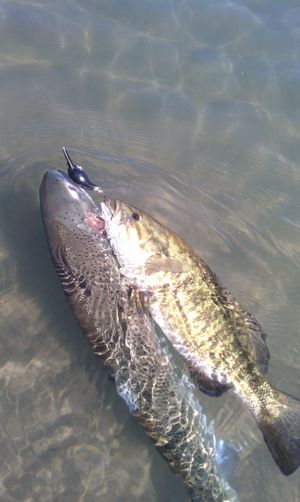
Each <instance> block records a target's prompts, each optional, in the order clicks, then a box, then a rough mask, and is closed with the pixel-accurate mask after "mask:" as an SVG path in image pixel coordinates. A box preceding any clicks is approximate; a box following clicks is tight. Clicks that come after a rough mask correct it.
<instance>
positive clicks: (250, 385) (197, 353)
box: [102, 200, 300, 474]
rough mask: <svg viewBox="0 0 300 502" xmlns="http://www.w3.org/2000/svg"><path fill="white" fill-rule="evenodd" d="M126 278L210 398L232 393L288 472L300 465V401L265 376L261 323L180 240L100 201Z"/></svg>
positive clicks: (145, 218)
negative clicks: (243, 406)
mask: <svg viewBox="0 0 300 502" xmlns="http://www.w3.org/2000/svg"><path fill="white" fill-rule="evenodd" d="M102 209H103V217H104V219H105V222H106V230H107V234H108V238H109V240H110V242H111V245H112V247H113V249H114V252H115V255H116V257H117V259H118V262H119V264H120V267H121V272H122V274H123V275H124V277H126V278H127V279H128V280H129V281H130V282H131V283H132V284H133V285H134V286H135V287H137V288H139V289H140V290H141V291H143V292H144V294H145V298H146V299H147V302H148V306H149V309H150V312H151V314H152V317H153V319H154V320H155V321H156V322H157V324H158V325H159V326H160V328H161V329H162V331H163V332H164V334H165V335H166V336H167V337H168V338H169V339H170V341H171V342H172V343H173V345H174V347H175V348H176V349H177V350H178V352H179V353H180V354H181V355H182V356H183V357H184V358H185V360H186V362H187V365H188V367H189V370H190V373H191V375H192V377H193V379H194V381H195V383H196V384H197V385H198V386H199V387H200V388H201V389H202V390H203V391H204V392H206V393H207V394H210V395H215V396H218V395H221V394H222V393H223V392H224V391H226V390H227V389H228V388H229V387H231V386H232V387H233V388H234V390H235V392H236V393H237V394H238V395H239V396H240V397H241V398H242V399H243V401H244V402H245V403H246V404H247V406H248V407H249V409H250V410H251V412H252V414H253V415H254V417H255V418H256V420H257V422H258V425H259V427H260V429H261V431H262V433H263V436H264V439H265V441H266V443H267V445H268V447H269V449H270V451H271V453H272V455H273V457H274V459H275V461H276V463H277V464H278V466H279V468H280V469H281V470H282V472H283V473H284V474H291V473H292V472H294V471H295V470H296V469H297V468H298V466H299V464H300V402H299V401H298V400H296V399H294V398H293V397H291V396H288V395H286V394H284V393H282V392H280V391H279V390H277V389H276V388H275V387H273V386H272V385H271V384H270V383H269V382H268V381H267V380H266V377H265V373H266V371H267V366H268V360H269V351H268V348H267V346H266V343H265V339H266V336H265V334H264V333H263V331H262V329H261V327H260V325H259V324H258V322H257V321H256V320H255V318H254V317H253V316H252V315H250V314H249V313H248V312H246V311H245V310H244V309H243V308H242V307H241V306H240V305H239V304H238V302H237V301H236V300H235V299H234V298H233V297H232V295H231V294H230V293H229V292H228V291H227V290H226V289H225V288H223V287H222V286H221V285H220V283H219V282H218V280H217V278H216V276H215V275H214V274H213V273H212V272H211V270H210V269H209V267H208V266H207V265H206V264H205V263H204V262H203V261H202V260H201V259H200V258H199V257H198V256H197V255H196V254H195V253H194V251H193V250H192V249H191V247H190V246H189V245H188V244H186V243H185V242H184V241H183V239H181V238H180V237H179V236H178V235H176V234H174V233H173V232H171V231H170V230H168V229H167V228H166V227H165V226H164V225H162V224H160V223H159V222H158V221H156V220H155V219H154V218H152V217H151V216H149V215H148V214H146V213H144V212H143V211H141V210H139V209H137V208H135V207H134V206H129V205H127V204H125V203H124V202H122V201H119V200H116V201H113V202H111V201H106V202H103V203H102Z"/></svg>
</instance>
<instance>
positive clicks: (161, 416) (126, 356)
mask: <svg viewBox="0 0 300 502" xmlns="http://www.w3.org/2000/svg"><path fill="white" fill-rule="evenodd" d="M40 204H41V212H42V219H43V223H44V228H45V231H46V235H47V240H48V245H49V249H50V253H51V256H52V260H53V263H54V265H55V268H56V270H57V273H58V276H59V279H60V281H61V284H62V286H63V289H64V291H65V293H66V294H67V296H68V298H69V301H70V303H71V306H72V309H73V312H74V314H75V316H76V318H77V320H78V321H79V324H80V326H81V328H82V330H83V332H84V334H85V335H86V337H87V339H88V341H89V342H90V345H91V347H92V349H93V351H94V353H95V355H96V356H98V357H100V358H102V359H103V360H104V361H105V364H106V365H107V366H108V367H109V368H111V370H112V372H113V377H114V380H115V382H116V387H117V391H118V393H119V395H120V396H121V397H122V398H123V399H124V400H125V401H126V403H127V405H128V407H129V409H130V411H131V412H132V414H133V415H134V416H135V417H136V418H137V420H138V421H139V422H140V423H141V424H142V426H143V427H144V429H145V431H146V432H147V434H148V435H149V436H150V437H151V438H152V439H153V441H154V443H155V445H156V447H157V448H158V450H159V451H160V452H161V454H162V455H163V456H164V457H165V459H166V460H167V462H168V463H169V465H170V467H171V469H172V470H173V471H174V472H175V473H177V474H179V475H180V476H181V478H182V479H183V481H184V483H185V485H186V486H187V487H188V489H189V491H190V494H191V499H192V500H198V501H203V502H221V501H223V502H225V501H228V502H236V501H237V500H238V499H237V496H236V493H235V492H234V490H232V489H231V488H230V487H229V485H228V484H227V482H226V481H225V480H224V478H223V477H222V475H221V474H220V468H219V465H218V461H217V452H216V440H215V436H214V434H213V430H212V427H211V425H209V424H208V422H207V419H206V417H205V415H204V414H203V411H202V408H201V405H200V403H199V401H198V399H197V398H196V396H195V395H194V394H193V389H192V388H191V387H192V386H191V384H190V383H189V382H188V381H187V378H186V376H185V375H184V374H182V372H180V371H179V370H178V368H176V366H175V362H174V360H173V357H172V355H171V353H170V350H168V348H167V347H166V346H164V345H162V344H161V343H160V340H159V338H158V336H157V334H156V332H155V329H154V325H153V321H152V320H151V318H150V316H149V315H148V314H147V313H145V311H144V308H143V300H142V298H141V295H140V294H139V293H138V291H137V290H135V288H132V287H131V286H129V285H128V282H127V280H125V279H124V278H123V276H122V275H121V273H120V269H119V266H118V263H117V260H116V258H115V256H114V255H113V252H112V249H111V246H110V243H109V241H108V239H107V236H106V231H105V225H104V220H103V219H102V214H101V211H100V209H99V208H98V206H97V205H96V204H95V203H94V201H93V200H92V198H91V197H90V196H89V195H88V194H87V193H86V191H85V190H84V189H83V188H82V187H80V186H78V185H77V184H75V183H73V182H72V181H71V180H70V178H69V177H68V176H67V175H65V174H64V173H62V172H60V171H48V172H46V173H45V175H44V178H43V180H42V183H41V187H40Z"/></svg>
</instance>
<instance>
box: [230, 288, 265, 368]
mask: <svg viewBox="0 0 300 502" xmlns="http://www.w3.org/2000/svg"><path fill="white" fill-rule="evenodd" d="M224 296H225V298H226V301H227V302H228V304H229V305H230V311H231V315H232V321H233V322H234V326H235V329H236V332H237V334H238V337H239V341H240V343H241V345H242V347H243V348H244V350H246V351H247V352H248V354H249V355H250V356H251V358H252V359H253V361H255V362H256V364H257V365H258V366H259V367H260V369H261V371H262V372H263V373H267V371H268V363H269V359H270V352H269V349H268V346H267V344H266V338H267V335H266V334H265V333H264V332H263V330H262V327H261V326H260V324H259V323H258V321H257V320H256V319H255V317H254V316H253V315H251V314H250V313H249V312H247V311H246V310H244V309H243V308H242V307H241V305H240V304H239V303H238V302H237V301H236V300H235V299H234V298H233V297H232V296H231V294H230V293H229V292H227V290H225V292H224Z"/></svg>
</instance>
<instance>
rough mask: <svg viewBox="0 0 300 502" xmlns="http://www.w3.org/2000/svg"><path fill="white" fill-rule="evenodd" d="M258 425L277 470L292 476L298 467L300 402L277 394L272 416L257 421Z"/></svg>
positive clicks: (299, 459) (286, 395)
mask: <svg viewBox="0 0 300 502" xmlns="http://www.w3.org/2000/svg"><path fill="white" fill-rule="evenodd" d="M278 392H279V391H278ZM258 425H259V427H260V429H261V432H262V434H263V436H264V440H265V442H266V443H267V446H268V448H269V450H270V452H271V454H272V456H273V458H274V460H275V462H276V463H277V465H278V467H279V469H280V470H281V471H282V472H283V474H285V475H286V476H287V475H289V474H292V473H293V472H294V471H295V470H296V469H298V467H299V465H300V401H299V400H298V399H296V398H294V397H292V396H289V395H288V394H284V393H283V392H279V398H278V401H277V402H276V403H275V404H274V413H273V416H272V414H271V413H270V414H269V415H268V416H267V418H264V417H262V419H258Z"/></svg>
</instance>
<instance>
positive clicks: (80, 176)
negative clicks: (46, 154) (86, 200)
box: [62, 146, 103, 193]
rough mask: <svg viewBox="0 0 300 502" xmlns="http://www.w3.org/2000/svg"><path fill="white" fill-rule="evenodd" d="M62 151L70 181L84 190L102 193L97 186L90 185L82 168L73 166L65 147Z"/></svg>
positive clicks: (90, 182)
mask: <svg viewBox="0 0 300 502" xmlns="http://www.w3.org/2000/svg"><path fill="white" fill-rule="evenodd" d="M62 150H63V153H64V156H65V159H66V161H67V164H68V175H69V176H70V178H71V180H72V181H74V183H76V184H77V185H80V186H82V187H84V188H88V189H89V190H95V191H96V192H100V193H103V190H102V189H101V188H100V187H99V186H97V185H95V184H94V183H92V181H91V180H90V179H89V177H88V175H87V174H86V173H85V172H84V170H83V168H82V167H81V166H77V165H76V164H74V162H73V161H72V159H71V157H70V155H69V154H68V151H67V149H66V147H65V146H63V149H62Z"/></svg>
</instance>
